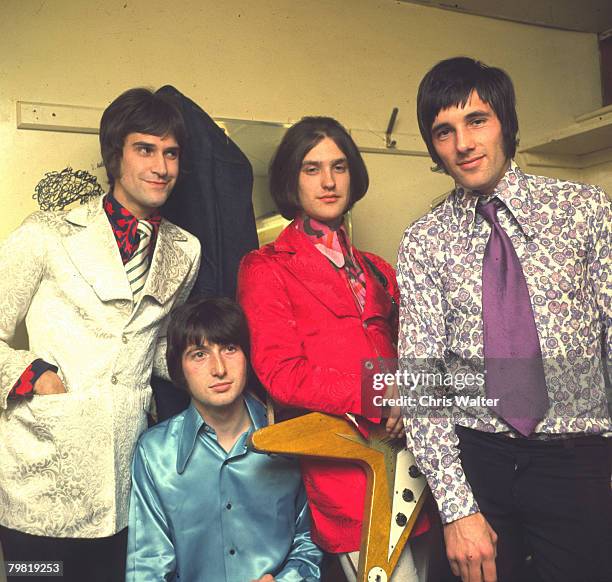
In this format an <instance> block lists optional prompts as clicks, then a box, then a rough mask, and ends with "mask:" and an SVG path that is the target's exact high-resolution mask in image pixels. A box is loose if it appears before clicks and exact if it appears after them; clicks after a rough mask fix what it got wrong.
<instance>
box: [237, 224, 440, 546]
mask: <svg viewBox="0 0 612 582" xmlns="http://www.w3.org/2000/svg"><path fill="white" fill-rule="evenodd" d="M351 250H352V254H353V256H354V257H355V261H356V263H357V264H359V266H360V268H361V270H362V271H363V273H364V277H365V280H366V289H367V293H366V299H365V306H364V309H363V311H361V310H360V309H359V308H358V307H357V305H356V303H355V299H354V296H353V294H352V292H351V290H350V288H349V286H348V285H347V284H346V281H345V279H344V278H343V277H342V275H341V273H340V271H339V270H338V269H336V268H335V267H334V266H333V265H332V264H331V263H330V261H329V260H327V259H326V257H325V256H323V254H322V253H321V252H319V251H318V250H317V249H316V248H315V247H314V245H313V244H312V243H311V241H310V240H309V239H308V237H307V236H306V235H305V234H304V233H302V232H300V231H299V230H298V229H297V228H296V227H295V225H294V224H291V225H289V226H288V227H287V228H285V230H284V231H283V232H282V233H281V234H280V236H279V237H278V239H277V240H276V241H275V242H274V243H271V244H269V245H265V246H264V247H262V248H261V249H259V250H257V251H253V252H251V253H249V254H248V255H247V256H246V257H245V258H244V259H243V261H242V264H241V266H240V271H239V274H238V300H239V302H240V304H241V305H242V307H243V309H244V311H245V313H246V316H247V319H248V322H249V330H250V332H251V362H252V365H253V368H254V370H255V372H256V373H257V376H258V377H259V379H260V380H261V382H262V384H263V386H264V387H265V388H266V389H267V390H268V391H269V393H270V394H271V396H272V397H273V398H274V399H275V400H277V401H278V402H279V403H281V404H284V405H286V406H292V407H296V408H306V409H308V410H317V411H321V412H328V413H330V414H336V415H342V414H344V413H346V412H352V413H354V414H358V415H362V416H367V414H364V412H365V409H364V398H362V390H363V389H364V388H363V386H362V381H363V374H362V366H363V365H364V362H369V363H371V364H372V366H371V368H372V370H371V371H372V372H376V371H377V370H378V371H380V367H379V364H378V361H377V358H378V357H379V356H380V357H383V358H395V357H396V350H395V346H394V341H395V337H394V330H395V329H396V324H397V322H395V321H391V319H392V317H393V316H394V315H395V316H396V315H397V312H396V311H395V309H394V307H393V305H392V302H391V296H393V297H394V298H395V299H396V300H397V298H398V289H397V284H396V282H395V272H394V270H393V268H392V267H391V266H390V265H389V264H388V263H386V262H385V261H383V260H382V259H381V258H380V257H377V256H376V255H371V254H369V253H360V252H359V251H358V250H356V249H354V248H353V249H351ZM365 256H367V257H368V259H369V260H370V261H371V262H372V263H373V264H374V265H375V266H376V267H377V268H378V269H379V270H380V271H381V273H382V274H383V275H384V276H385V277H386V279H387V281H388V282H389V285H388V287H389V289H388V291H386V290H385V289H384V288H383V287H382V285H381V284H380V282H379V281H378V280H377V278H376V277H375V276H374V275H373V274H372V272H371V270H370V269H369V268H368V267H367V264H366V263H365V260H364V257H365ZM392 314H393V315H392ZM364 385H365V386H366V387H367V385H368V382H367V380H366V382H365V383H364ZM366 398H369V396H368V397H366ZM302 469H303V475H304V483H305V486H306V492H307V494H308V499H309V502H310V509H311V513H312V518H313V530H312V535H313V540H314V541H315V542H316V543H317V544H319V545H320V546H321V547H322V548H323V549H325V550H326V551H328V552H332V553H341V552H351V551H355V550H358V549H359V545H360V541H361V522H362V517H363V506H364V499H365V490H366V475H365V472H364V471H363V470H362V469H361V468H360V467H359V466H357V465H354V464H351V463H340V462H336V461H312V460H308V461H304V462H303V463H302ZM428 528H429V523H428V521H427V518H426V516H424V518H423V521H421V522H420V523H419V524H418V525H417V529H416V533H421V532H423V531H426V530H427V529H428Z"/></svg>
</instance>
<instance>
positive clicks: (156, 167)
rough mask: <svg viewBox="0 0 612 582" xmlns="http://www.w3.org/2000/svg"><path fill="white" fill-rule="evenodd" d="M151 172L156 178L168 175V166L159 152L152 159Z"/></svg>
mask: <svg viewBox="0 0 612 582" xmlns="http://www.w3.org/2000/svg"><path fill="white" fill-rule="evenodd" d="M151 171H152V172H153V173H154V174H157V175H158V176H166V175H167V174H168V164H167V161H166V157H165V156H164V154H163V153H162V152H159V153H158V154H157V155H155V156H154V157H153V167H152V168H151Z"/></svg>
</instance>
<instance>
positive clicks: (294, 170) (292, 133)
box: [270, 117, 370, 220]
mask: <svg viewBox="0 0 612 582" xmlns="http://www.w3.org/2000/svg"><path fill="white" fill-rule="evenodd" d="M326 137H329V138H330V139H333V140H334V142H335V143H336V145H337V146H338V148H339V149H340V150H341V151H342V153H343V154H344V155H345V156H346V159H347V162H348V169H349V174H350V179H351V190H350V199H349V205H348V207H347V210H349V209H351V208H352V207H353V204H355V202H357V201H358V200H361V199H362V198H363V197H364V196H365V193H366V192H367V191H368V186H369V185H370V179H369V178H368V171H367V169H366V166H365V163H364V161H363V158H362V157H361V154H360V153H359V150H358V149H357V145H356V144H355V142H354V141H353V138H352V137H351V136H350V135H349V134H348V132H347V131H346V129H344V127H342V125H340V123H338V122H337V121H336V120H335V119H332V118H331V117H304V118H302V119H301V121H298V122H297V123H296V124H295V125H292V126H291V127H290V128H289V129H288V130H287V132H286V133H285V135H284V137H283V139H282V141H281V143H280V145H279V146H278V148H277V150H276V152H275V154H274V157H273V158H272V161H271V162H270V193H271V194H272V198H274V202H276V206H277V207H278V210H279V212H280V213H281V214H282V215H283V216H284V217H285V218H287V219H289V220H291V219H292V218H295V217H296V216H297V214H299V212H300V210H301V209H302V207H301V205H300V200H299V196H298V183H299V177H300V170H301V168H302V161H303V160H304V158H305V157H306V154H307V153H308V152H309V151H310V150H311V149H312V148H314V147H315V146H316V145H317V144H318V143H319V142H320V141H321V140H322V139H324V138H326Z"/></svg>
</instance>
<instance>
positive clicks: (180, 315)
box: [166, 297, 251, 388]
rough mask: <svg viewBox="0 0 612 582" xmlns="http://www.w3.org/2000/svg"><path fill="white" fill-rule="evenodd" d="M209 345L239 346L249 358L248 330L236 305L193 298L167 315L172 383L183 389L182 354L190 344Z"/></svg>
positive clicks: (231, 302) (184, 386) (167, 358)
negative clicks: (168, 316) (208, 343)
mask: <svg viewBox="0 0 612 582" xmlns="http://www.w3.org/2000/svg"><path fill="white" fill-rule="evenodd" d="M207 341H208V342H210V343H213V344H220V345H228V344H234V345H236V346H240V348H241V349H242V351H243V352H244V355H245V356H246V358H247V361H248V359H249V353H250V348H251V344H250V340H249V328H248V326H247V321H246V318H245V316H244V313H243V311H242V309H241V308H240V306H239V305H238V304H237V303H236V302H235V301H232V300H231V299H227V298H226V297H216V298H214V299H203V298H201V297H200V298H193V299H190V300H189V301H187V303H185V304H183V305H181V306H180V307H178V308H177V309H175V310H174V311H173V312H172V313H171V315H170V323H169V324H168V333H167V342H168V346H167V348H166V363H167V364H168V373H169V374H170V378H171V379H172V382H173V383H174V384H175V385H177V386H179V387H181V388H187V382H186V380H185V374H183V354H184V352H185V350H186V349H187V348H188V347H189V346H191V345H203V344H204V342H207Z"/></svg>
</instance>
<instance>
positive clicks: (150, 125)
mask: <svg viewBox="0 0 612 582" xmlns="http://www.w3.org/2000/svg"><path fill="white" fill-rule="evenodd" d="M130 133H147V134H149V135H156V136H158V137H163V136H166V135H172V136H173V137H174V139H175V140H176V141H177V143H178V144H179V147H184V144H185V135H186V130H185V122H184V121H183V116H182V114H181V111H180V109H179V107H178V105H177V103H176V102H175V101H174V99H173V98H172V97H171V96H170V95H165V94H163V93H154V92H153V91H151V90H150V89H145V88H142V87H141V88H136V89H129V90H128V91H125V93H121V95H119V97H117V98H116V99H115V100H114V101H113V102H112V103H111V104H110V105H109V106H108V107H107V108H106V109H105V110H104V113H103V114H102V119H101V120H100V150H101V151H102V161H103V162H104V166H105V168H106V175H107V176H108V181H109V183H110V185H111V186H113V184H114V183H115V180H116V179H117V178H119V175H120V170H121V158H122V156H123V145H124V143H125V138H126V137H127V135H128V134H130Z"/></svg>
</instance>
